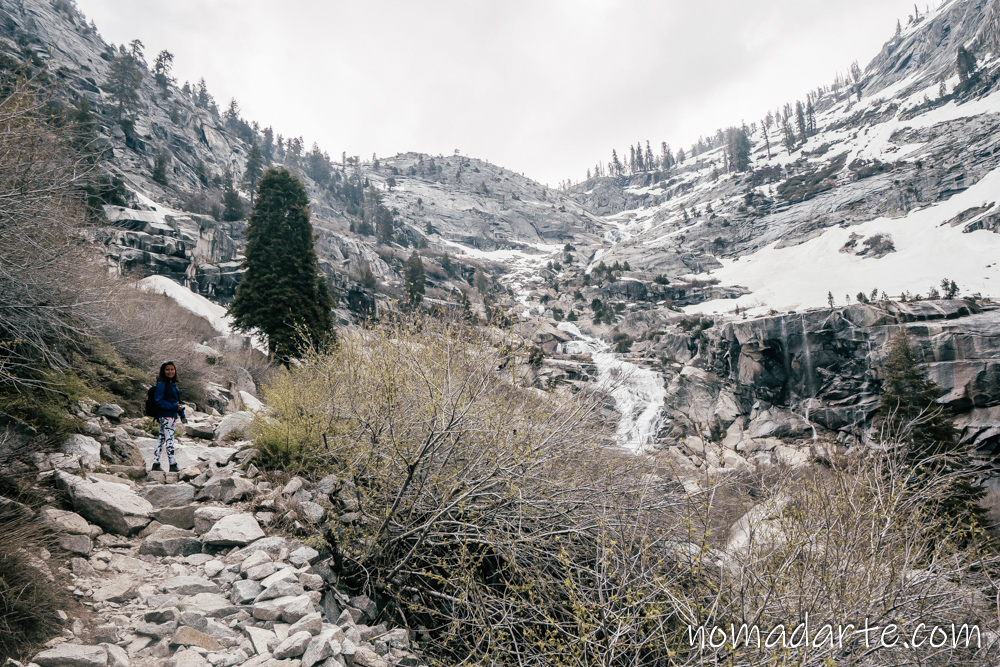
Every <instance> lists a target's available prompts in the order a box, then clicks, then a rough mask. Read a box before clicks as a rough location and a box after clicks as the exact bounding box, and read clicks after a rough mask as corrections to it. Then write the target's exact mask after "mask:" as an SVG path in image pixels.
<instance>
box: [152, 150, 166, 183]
mask: <svg viewBox="0 0 1000 667" xmlns="http://www.w3.org/2000/svg"><path fill="white" fill-rule="evenodd" d="M153 180H154V181H156V182H157V183H159V184H160V185H163V186H166V185H167V156H166V155H164V154H163V153H157V154H156V159H155V161H154V162H153Z"/></svg>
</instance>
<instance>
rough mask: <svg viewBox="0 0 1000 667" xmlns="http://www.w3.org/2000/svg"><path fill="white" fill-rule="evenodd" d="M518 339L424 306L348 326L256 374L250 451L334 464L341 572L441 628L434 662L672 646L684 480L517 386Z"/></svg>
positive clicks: (601, 657)
mask: <svg viewBox="0 0 1000 667" xmlns="http://www.w3.org/2000/svg"><path fill="white" fill-rule="evenodd" d="M516 350H517V346H516V344H515V343H514V342H513V341H510V340H507V339H506V338H505V337H504V336H502V335H498V334H495V332H484V331H482V330H476V329H471V328H465V327H462V326H460V325H448V324H440V323H430V322H415V323H409V324H394V325H386V326H383V327H381V328H380V329H378V330H373V331H365V332H356V333H352V334H348V335H345V336H343V337H342V340H341V342H340V343H339V345H338V346H337V347H336V348H335V349H333V350H331V351H329V352H326V353H322V354H321V353H316V354H312V355H309V356H307V358H306V359H304V360H303V363H302V365H301V366H299V367H293V368H291V369H289V370H287V371H284V372H282V373H280V374H279V375H278V376H277V377H276V378H275V380H274V382H273V383H272V384H270V385H269V386H268V387H266V388H265V392H264V393H265V398H266V400H267V403H268V406H269V408H270V413H269V415H268V416H267V417H260V418H258V419H257V420H256V422H255V423H254V426H253V430H254V435H255V440H254V442H255V446H257V447H258V448H260V449H261V450H262V451H263V452H264V455H263V457H262V459H261V460H260V463H259V464H261V463H262V464H264V465H271V466H275V467H280V468H281V469H282V470H295V469H302V468H305V469H312V470H317V471H323V472H326V471H334V472H335V473H336V474H337V475H338V476H339V477H340V478H341V479H342V480H344V488H345V491H342V492H341V493H342V494H343V493H347V494H349V496H348V497H347V500H348V501H350V502H349V503H348V504H349V505H350V507H351V511H352V512H354V514H353V515H352V517H351V518H349V519H347V522H346V523H345V522H344V521H341V519H340V517H339V516H338V514H339V513H342V512H343V511H344V509H343V508H342V509H341V510H340V512H337V511H335V512H334V513H333V514H334V516H333V518H332V519H331V521H330V523H329V525H328V526H327V527H326V528H325V529H324V535H325V537H326V540H327V542H328V543H329V545H330V547H331V548H332V550H333V553H334V559H333V562H334V566H335V568H336V569H337V571H338V574H339V575H340V576H341V579H342V581H344V582H346V583H348V584H349V585H351V586H353V587H355V588H356V589H358V590H364V591H367V592H369V593H372V594H378V595H379V596H381V597H382V599H383V600H386V601H388V603H389V604H388V606H387V608H386V609H385V611H384V612H383V613H384V614H385V615H386V616H387V617H393V618H395V619H400V620H402V621H404V622H405V623H406V624H407V625H409V626H411V627H415V626H418V625H425V626H427V627H429V628H433V629H434V630H433V632H432V640H431V642H430V643H429V644H425V646H429V647H430V649H431V651H432V653H433V654H434V655H435V656H436V659H437V660H439V661H442V662H449V663H453V662H455V661H461V660H468V661H469V662H470V663H478V662H482V661H486V662H489V663H490V664H521V665H525V664H537V665H542V664H545V665H550V664H558V663H565V664H608V665H610V664H633V663H634V660H635V659H636V657H643V658H645V659H647V664H654V663H656V662H664V661H666V660H667V650H668V644H669V643H671V642H672V641H673V638H674V637H676V636H679V632H680V630H679V628H680V624H681V620H682V618H683V616H682V612H681V610H680V606H681V605H678V604H677V603H676V600H677V599H679V598H681V597H682V589H683V587H684V586H685V585H686V584H687V583H689V582H690V581H693V580H695V579H697V578H698V577H699V576H700V575H698V574H697V573H692V572H686V571H682V570H680V569H679V568H677V567H676V565H675V562H674V559H673V556H672V550H671V548H670V544H671V543H672V536H671V532H670V530H669V525H670V523H671V518H672V516H673V512H674V508H675V506H676V504H677V503H678V502H679V500H678V497H677V496H676V495H674V494H672V493H669V492H667V491H666V489H665V484H664V483H663V482H661V481H659V480H658V479H657V478H656V477H655V476H653V475H652V474H650V473H651V468H650V467H649V466H648V465H647V463H646V462H645V461H644V460H641V459H638V458H635V457H631V456H622V455H619V454H617V453H616V452H614V451H611V450H608V449H605V448H604V446H605V444H606V443H607V442H610V441H611V438H610V434H609V433H607V432H606V431H605V430H604V429H603V428H602V427H601V426H600V425H599V424H598V423H597V422H596V420H594V419H593V407H594V405H593V404H592V403H591V402H588V401H587V400H581V399H580V398H579V397H573V396H568V395H567V396H563V395H553V394H544V393H541V392H534V391H531V390H525V389H521V388H520V386H521V385H522V382H523V378H521V377H519V375H518V374H519V373H520V372H521V371H520V370H518V369H520V368H522V366H521V365H520V364H517V363H511V362H512V355H513V354H523V351H516ZM343 498H344V496H343V495H342V496H341V499H342V500H343ZM355 504H356V508H355ZM346 506H347V505H345V507H346ZM623 661H624V662H623Z"/></svg>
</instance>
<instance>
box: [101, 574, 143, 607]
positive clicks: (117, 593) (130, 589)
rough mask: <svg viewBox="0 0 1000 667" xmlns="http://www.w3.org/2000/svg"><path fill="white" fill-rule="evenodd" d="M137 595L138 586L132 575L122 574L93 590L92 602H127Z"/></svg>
mask: <svg viewBox="0 0 1000 667" xmlns="http://www.w3.org/2000/svg"><path fill="white" fill-rule="evenodd" d="M137 595H138V587H137V585H136V582H135V580H134V579H132V577H130V576H128V575H122V576H119V577H117V578H115V579H112V580H111V581H108V582H106V583H105V584H104V585H103V586H101V587H100V588H98V589H97V590H95V591H94V597H93V600H94V602H119V603H121V602H128V601H129V600H133V599H135V597H136V596H137Z"/></svg>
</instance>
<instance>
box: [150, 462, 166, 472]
mask: <svg viewBox="0 0 1000 667" xmlns="http://www.w3.org/2000/svg"><path fill="white" fill-rule="evenodd" d="M149 470H150V472H160V471H161V470H163V468H161V467H160V464H159V463H154V464H153V467H152V468H150V469H149Z"/></svg>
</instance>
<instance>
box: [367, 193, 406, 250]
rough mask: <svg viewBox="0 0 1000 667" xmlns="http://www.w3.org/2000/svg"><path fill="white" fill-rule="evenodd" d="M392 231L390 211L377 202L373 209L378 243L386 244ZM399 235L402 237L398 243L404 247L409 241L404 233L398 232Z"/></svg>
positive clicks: (390, 240)
mask: <svg viewBox="0 0 1000 667" xmlns="http://www.w3.org/2000/svg"><path fill="white" fill-rule="evenodd" d="M392 232H393V223H392V211H390V210H389V209H387V208H386V207H385V206H382V205H381V204H379V206H378V208H377V209H376V211H375V236H376V237H377V238H378V241H379V243H385V244H388V243H391V242H392ZM400 236H401V237H402V238H401V239H400V243H399V245H401V246H403V247H404V248H405V247H406V246H408V245H409V241H408V240H406V235H405V234H402V233H400ZM404 241H405V242H404Z"/></svg>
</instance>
